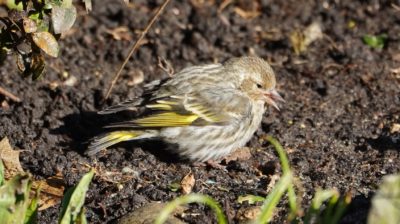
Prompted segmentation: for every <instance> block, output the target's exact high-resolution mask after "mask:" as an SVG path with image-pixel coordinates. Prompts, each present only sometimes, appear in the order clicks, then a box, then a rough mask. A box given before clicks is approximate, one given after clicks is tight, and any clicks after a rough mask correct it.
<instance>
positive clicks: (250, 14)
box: [234, 7, 261, 19]
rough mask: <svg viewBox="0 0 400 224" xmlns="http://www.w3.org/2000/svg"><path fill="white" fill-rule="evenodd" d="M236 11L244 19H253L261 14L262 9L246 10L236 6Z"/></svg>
mask: <svg viewBox="0 0 400 224" xmlns="http://www.w3.org/2000/svg"><path fill="white" fill-rule="evenodd" d="M234 10H235V13H236V14H238V15H239V16H240V17H242V18H243V19H253V18H256V17H257V16H259V15H261V12H260V11H245V10H243V9H241V8H239V7H235V9H234Z"/></svg>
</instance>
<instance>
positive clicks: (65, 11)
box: [51, 6, 77, 34]
mask: <svg viewBox="0 0 400 224" xmlns="http://www.w3.org/2000/svg"><path fill="white" fill-rule="evenodd" d="M76 14H77V13H76V8H75V7H74V6H71V7H62V6H61V7H60V6H53V8H52V10H51V21H52V22H53V30H54V33H55V34H60V33H65V32H67V31H68V30H69V29H71V27H72V25H74V23H75V20H76Z"/></svg>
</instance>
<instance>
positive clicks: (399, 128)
mask: <svg viewBox="0 0 400 224" xmlns="http://www.w3.org/2000/svg"><path fill="white" fill-rule="evenodd" d="M396 132H397V133H400V124H398V123H394V124H393V125H392V127H391V128H390V133H391V134H393V133H396Z"/></svg>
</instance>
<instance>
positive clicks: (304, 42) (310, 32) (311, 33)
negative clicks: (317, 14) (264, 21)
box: [289, 22, 323, 54]
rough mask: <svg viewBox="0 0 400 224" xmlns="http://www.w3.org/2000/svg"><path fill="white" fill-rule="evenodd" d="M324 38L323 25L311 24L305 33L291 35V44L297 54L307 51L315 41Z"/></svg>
mask: <svg viewBox="0 0 400 224" xmlns="http://www.w3.org/2000/svg"><path fill="white" fill-rule="evenodd" d="M321 38H323V32H322V28H321V25H320V24H319V23H317V22H314V23H312V24H310V25H309V26H308V27H306V28H305V29H304V30H303V31H300V30H296V31H293V32H292V33H291V34H290V37H289V39H290V42H291V44H292V47H293V50H294V52H295V53H296V54H300V53H302V52H304V51H306V50H307V47H308V46H309V45H310V44H311V43H312V42H314V41H316V40H318V39H321Z"/></svg>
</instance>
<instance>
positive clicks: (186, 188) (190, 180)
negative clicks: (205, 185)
mask: <svg viewBox="0 0 400 224" xmlns="http://www.w3.org/2000/svg"><path fill="white" fill-rule="evenodd" d="M195 182H196V180H195V179H194V175H193V173H192V172H190V173H188V174H187V175H186V176H184V177H183V179H182V181H181V190H182V193H183V194H190V193H191V192H192V189H193V187H194V184H195Z"/></svg>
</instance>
